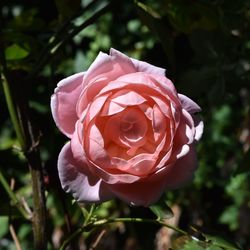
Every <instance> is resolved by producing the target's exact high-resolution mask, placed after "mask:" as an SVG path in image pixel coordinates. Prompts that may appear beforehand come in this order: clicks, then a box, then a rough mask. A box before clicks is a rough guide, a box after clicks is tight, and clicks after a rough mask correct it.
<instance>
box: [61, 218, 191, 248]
mask: <svg viewBox="0 0 250 250" xmlns="http://www.w3.org/2000/svg"><path fill="white" fill-rule="evenodd" d="M117 222H124V223H152V224H157V225H161V226H164V227H167V228H170V229H172V230H174V231H175V232H178V233H180V234H182V235H188V233H187V232H185V231H184V230H182V229H180V228H178V227H175V226H172V225H170V224H167V223H166V222H164V221H161V220H154V219H143V218H110V219H102V220H98V221H95V222H90V223H89V224H87V225H84V226H83V227H80V228H78V229H77V230H76V231H75V232H74V233H73V234H71V235H70V236H69V237H68V238H67V239H66V240H65V241H64V242H63V244H62V246H61V248H60V250H64V249H65V248H66V247H67V245H68V244H69V243H70V241H72V240H73V239H74V238H75V237H77V236H78V235H80V234H81V233H83V232H84V231H85V230H86V229H88V230H89V228H94V227H99V226H104V225H106V224H111V223H117Z"/></svg>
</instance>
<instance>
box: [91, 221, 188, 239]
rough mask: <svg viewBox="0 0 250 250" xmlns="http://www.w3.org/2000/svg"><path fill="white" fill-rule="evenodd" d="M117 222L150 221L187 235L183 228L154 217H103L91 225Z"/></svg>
mask: <svg viewBox="0 0 250 250" xmlns="http://www.w3.org/2000/svg"><path fill="white" fill-rule="evenodd" d="M117 222H125V223H131V222H132V223H151V224H157V225H161V226H164V227H167V228H170V229H172V230H174V231H176V232H178V233H180V234H183V235H187V234H188V233H187V232H185V231H184V230H182V229H180V228H178V227H175V226H172V225H170V224H168V223H166V222H164V221H161V220H155V219H144V218H111V219H103V220H98V221H96V222H94V223H93V224H92V225H91V226H93V227H96V226H101V225H106V224H110V223H117Z"/></svg>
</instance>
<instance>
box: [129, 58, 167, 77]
mask: <svg viewBox="0 0 250 250" xmlns="http://www.w3.org/2000/svg"><path fill="white" fill-rule="evenodd" d="M130 59H131V61H132V62H133V64H134V66H135V69H136V71H138V72H146V73H150V74H157V75H162V76H165V73H166V70H165V69H163V68H160V67H156V66H154V65H152V64H149V63H147V62H144V61H139V60H137V59H134V58H130Z"/></svg>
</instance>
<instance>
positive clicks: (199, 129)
mask: <svg viewBox="0 0 250 250" xmlns="http://www.w3.org/2000/svg"><path fill="white" fill-rule="evenodd" d="M193 119H194V125H195V137H194V139H195V140H196V141H199V140H200V138H201V136H202V134H203V130H204V123H203V121H202V120H201V118H200V117H198V116H196V115H195V116H194V117H193Z"/></svg>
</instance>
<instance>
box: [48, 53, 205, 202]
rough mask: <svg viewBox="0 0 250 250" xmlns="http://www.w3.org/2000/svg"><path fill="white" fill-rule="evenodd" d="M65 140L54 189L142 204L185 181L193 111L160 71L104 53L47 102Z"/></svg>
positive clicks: (196, 125)
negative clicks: (66, 138) (56, 187)
mask: <svg viewBox="0 0 250 250" xmlns="http://www.w3.org/2000/svg"><path fill="white" fill-rule="evenodd" d="M51 109H52V114H53V118H54V120H55V123H56V125H57V127H58V128H59V129H60V130H61V132H62V133H64V134H65V135H66V136H67V137H68V138H69V139H70V141H69V142H68V143H66V144H65V146H64V147H63V148H62V150H61V152H60V154H59V158H58V172H59V178H60V181H61V185H62V187H63V189H64V190H65V191H66V192H70V193H72V195H73V196H74V198H75V199H76V200H77V201H78V202H102V201H106V200H109V199H112V198H113V197H115V196H116V197H118V198H120V199H122V200H124V201H125V202H128V203H130V204H133V205H143V206H148V205H150V204H152V203H154V202H156V201H157V200H158V199H159V198H160V196H161V195H162V193H163V192H164V191H165V190H167V189H173V188H177V187H180V186H182V185H183V184H185V183H186V182H187V181H189V180H190V179H192V177H193V174H194V171H195V169H196V167H197V161H196V152H195V144H196V142H197V141H198V140H199V139H200V137H201V134H202V131H203V123H202V121H201V120H200V119H199V118H198V117H197V116H195V113H196V112H199V111H200V110H201V109H200V107H199V106H198V105H197V104H196V103H195V102H194V101H192V100H191V99H189V98H188V97H186V96H184V95H182V94H178V93H177V92H176V89H175V87H174V85H173V83H172V82H171V81H170V80H169V79H168V78H166V77H165V70H164V69H162V68H158V67H155V66H153V65H150V64H148V63H146V62H143V61H138V60H136V59H132V58H129V57H127V56H126V55H124V54H122V53H121V52H119V51H117V50H114V49H111V50H110V54H109V55H107V54H104V53H102V52H100V54H99V55H98V56H97V58H96V59H95V61H94V62H93V63H92V65H91V66H90V67H89V69H88V70H87V71H86V72H81V73H78V74H75V75H72V76H70V77H67V78H65V79H63V80H62V81H60V82H59V83H58V85H57V88H56V89H55V92H54V94H53V95H52V97H51Z"/></svg>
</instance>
